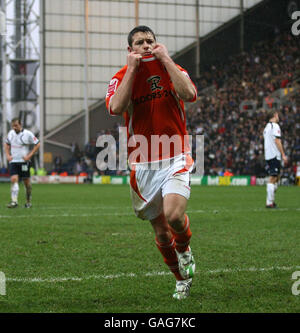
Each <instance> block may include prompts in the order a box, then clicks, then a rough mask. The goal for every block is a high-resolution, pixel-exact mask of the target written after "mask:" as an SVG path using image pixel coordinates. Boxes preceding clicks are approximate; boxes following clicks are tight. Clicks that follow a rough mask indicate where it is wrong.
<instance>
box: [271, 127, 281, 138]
mask: <svg viewBox="0 0 300 333" xmlns="http://www.w3.org/2000/svg"><path fill="white" fill-rule="evenodd" d="M272 132H273V133H272V134H273V135H274V137H275V138H278V139H280V138H281V130H280V127H279V125H278V124H275V126H273V128H272Z"/></svg>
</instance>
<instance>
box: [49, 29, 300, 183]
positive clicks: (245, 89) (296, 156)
mask: <svg viewBox="0 0 300 333" xmlns="http://www.w3.org/2000/svg"><path fill="white" fill-rule="evenodd" d="M299 69H300V49H299V40H297V37H294V36H292V35H291V34H290V33H282V34H277V35H276V36H275V37H274V39H272V40H269V41H264V42H260V43H258V44H256V45H255V46H254V47H253V48H252V50H250V51H248V52H243V53H241V54H239V55H235V56H232V57H230V58H229V59H228V60H227V61H226V62H224V63H223V64H222V63H220V64H218V65H216V66H212V67H211V68H210V69H209V70H208V71H205V72H204V73H202V75H201V78H200V79H199V80H198V81H196V84H197V88H198V93H199V96H198V101H197V102H196V103H195V104H192V105H191V106H190V107H189V108H188V109H187V112H186V116H187V128H188V132H189V134H190V135H192V136H193V137H194V136H195V135H204V170H205V174H206V175H223V174H224V173H225V172H230V173H232V174H234V175H256V176H261V177H263V176H265V169H264V166H265V163H264V149H263V129H264V127H265V125H266V122H267V119H266V116H265V115H266V109H267V108H269V107H277V108H278V109H279V110H280V126H281V129H282V134H283V145H284V148H285V151H286V154H287V155H288V158H289V165H288V167H287V168H286V169H285V172H287V173H288V174H289V173H293V168H295V165H296V163H297V162H300V139H299V138H300V136H299V132H300V122H299V118H300V112H299V111H300V110H299V105H300V103H299V102H300V97H299V94H298V95H294V96H288V97H287V98H285V99H280V100H279V99H276V97H273V99H272V97H270V96H272V94H274V92H276V91H278V89H280V88H287V87H290V86H291V85H294V84H295V80H296V79H297V78H299V77H300V70H299ZM277 98H278V97H277ZM103 134H111V135H113V136H114V137H115V139H116V145H117V147H116V148H117V149H116V153H117V165H118V126H116V127H115V128H114V129H112V130H109V131H105V130H103V131H101V132H100V133H98V135H103ZM194 142H195V141H194ZM99 151H100V148H97V147H96V140H94V141H92V142H91V143H89V144H87V145H86V146H85V148H84V151H82V152H81V151H80V150H79V148H78V145H76V144H73V145H72V159H71V160H70V161H69V163H70V165H72V168H73V173H74V174H80V173H81V172H87V173H88V174H89V175H92V174H93V173H95V172H96V173H99V174H127V173H128V171H127V172H126V171H111V170H106V171H100V170H99V166H98V165H97V163H96V156H97V154H98V152H99ZM192 151H193V153H194V152H195V147H193V150H192ZM194 157H195V156H194ZM57 165H59V161H58V163H57ZM56 169H57V168H56Z"/></svg>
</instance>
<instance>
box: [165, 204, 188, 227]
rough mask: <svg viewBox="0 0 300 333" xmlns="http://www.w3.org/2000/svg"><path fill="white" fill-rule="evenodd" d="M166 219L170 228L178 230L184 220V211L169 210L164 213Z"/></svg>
mask: <svg viewBox="0 0 300 333" xmlns="http://www.w3.org/2000/svg"><path fill="white" fill-rule="evenodd" d="M166 219H167V221H168V223H169V225H170V226H171V228H172V229H174V230H178V229H179V228H180V227H181V225H182V222H183V220H184V212H182V211H181V210H179V209H174V210H172V211H171V210H170V211H169V212H167V213H166Z"/></svg>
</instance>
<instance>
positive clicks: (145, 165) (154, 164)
mask: <svg viewBox="0 0 300 333" xmlns="http://www.w3.org/2000/svg"><path fill="white" fill-rule="evenodd" d="M186 155H189V156H190V154H180V155H177V156H174V157H171V158H167V159H163V160H158V161H151V162H142V163H132V164H131V169H133V170H134V169H140V170H162V169H168V168H170V167H171V166H172V165H174V164H175V163H178V161H180V160H181V161H182V162H185V160H186Z"/></svg>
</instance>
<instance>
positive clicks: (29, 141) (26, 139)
mask: <svg viewBox="0 0 300 333" xmlns="http://www.w3.org/2000/svg"><path fill="white" fill-rule="evenodd" d="M6 143H7V144H8V145H10V153H11V156H12V158H13V159H12V160H11V161H10V163H24V162H25V161H24V159H23V157H24V156H26V155H27V154H28V153H29V146H30V145H36V144H38V143H39V140H38V138H36V137H35V135H34V134H33V133H32V132H30V131H29V130H27V129H22V131H20V132H19V133H16V132H15V130H13V129H12V130H10V131H9V133H8V135H7V139H6Z"/></svg>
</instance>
